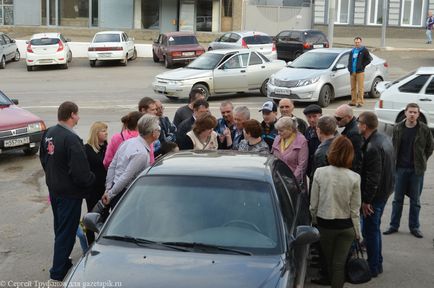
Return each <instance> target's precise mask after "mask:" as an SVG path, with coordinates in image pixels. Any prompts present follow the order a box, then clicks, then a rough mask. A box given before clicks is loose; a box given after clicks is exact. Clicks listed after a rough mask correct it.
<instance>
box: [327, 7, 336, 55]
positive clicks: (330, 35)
mask: <svg viewBox="0 0 434 288" xmlns="http://www.w3.org/2000/svg"><path fill="white" fill-rule="evenodd" d="M335 1H336V0H329V15H328V16H329V17H328V18H329V27H328V35H327V37H328V38H329V47H330V48H331V47H333V33H334V28H335V3H336V2H335Z"/></svg>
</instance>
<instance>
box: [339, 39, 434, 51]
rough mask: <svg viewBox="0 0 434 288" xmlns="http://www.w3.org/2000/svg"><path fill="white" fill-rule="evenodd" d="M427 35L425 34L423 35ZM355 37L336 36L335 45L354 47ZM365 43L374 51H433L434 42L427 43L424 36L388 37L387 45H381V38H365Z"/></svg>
mask: <svg viewBox="0 0 434 288" xmlns="http://www.w3.org/2000/svg"><path fill="white" fill-rule="evenodd" d="M421 36H425V35H421ZM353 45H354V37H335V38H334V39H333V46H334V47H353ZM363 45H365V46H366V47H367V48H369V49H370V50H372V51H378V50H379V51H433V52H434V44H426V39H425V38H424V37H423V38H422V37H421V38H418V39H402V38H386V45H385V47H381V38H363Z"/></svg>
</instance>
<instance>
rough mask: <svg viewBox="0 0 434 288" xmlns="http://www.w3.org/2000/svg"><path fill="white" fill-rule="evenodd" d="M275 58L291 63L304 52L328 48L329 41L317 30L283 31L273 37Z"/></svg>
mask: <svg viewBox="0 0 434 288" xmlns="http://www.w3.org/2000/svg"><path fill="white" fill-rule="evenodd" d="M274 42H275V44H276V49H277V58H278V59H281V60H285V61H292V60H294V59H295V58H297V57H298V56H300V55H301V54H303V53H304V52H306V51H309V50H312V49H315V48H328V47H329V41H328V39H327V37H326V36H325V35H324V33H323V32H321V31H318V30H285V31H281V32H280V33H279V34H277V35H276V37H274Z"/></svg>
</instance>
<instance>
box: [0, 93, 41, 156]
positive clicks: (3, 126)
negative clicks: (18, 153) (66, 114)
mask: <svg viewBox="0 0 434 288" xmlns="http://www.w3.org/2000/svg"><path fill="white" fill-rule="evenodd" d="M17 105H18V100H16V99H13V100H11V99H9V98H8V97H7V96H6V95H5V94H4V93H3V92H2V91H0V153H2V152H5V151H12V150H22V151H24V153H25V154H26V155H34V154H36V153H37V152H38V151H39V144H40V143H41V138H42V134H43V133H44V131H45V130H46V127H45V123H44V121H42V120H41V118H39V117H38V116H36V115H34V114H32V113H30V112H29V111H27V110H24V109H22V108H20V107H18V106H17Z"/></svg>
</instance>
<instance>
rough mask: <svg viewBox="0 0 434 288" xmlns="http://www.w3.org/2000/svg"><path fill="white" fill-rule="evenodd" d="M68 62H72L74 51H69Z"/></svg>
mask: <svg viewBox="0 0 434 288" xmlns="http://www.w3.org/2000/svg"><path fill="white" fill-rule="evenodd" d="M67 61H68V63H71V61H72V52H71V51H69V53H68V60H67Z"/></svg>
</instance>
